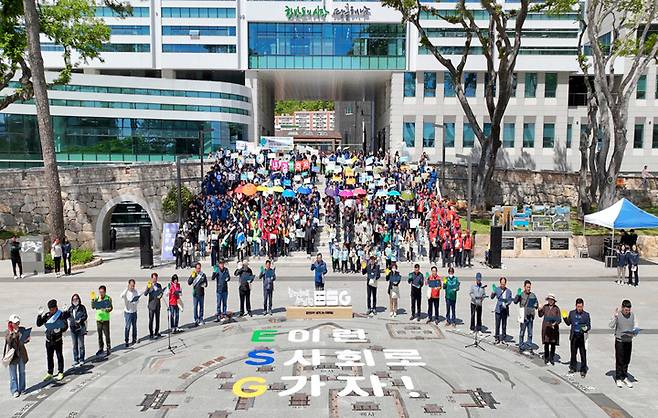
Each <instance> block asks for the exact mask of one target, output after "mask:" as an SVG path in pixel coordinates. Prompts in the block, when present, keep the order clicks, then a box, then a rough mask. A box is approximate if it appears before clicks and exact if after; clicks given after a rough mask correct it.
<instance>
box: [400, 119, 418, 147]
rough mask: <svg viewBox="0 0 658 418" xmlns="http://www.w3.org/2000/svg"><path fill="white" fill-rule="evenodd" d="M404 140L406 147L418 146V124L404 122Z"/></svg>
mask: <svg viewBox="0 0 658 418" xmlns="http://www.w3.org/2000/svg"><path fill="white" fill-rule="evenodd" d="M402 139H403V140H404V145H406V146H407V147H409V148H413V147H414V146H416V124H415V123H414V122H404V124H403V126H402Z"/></svg>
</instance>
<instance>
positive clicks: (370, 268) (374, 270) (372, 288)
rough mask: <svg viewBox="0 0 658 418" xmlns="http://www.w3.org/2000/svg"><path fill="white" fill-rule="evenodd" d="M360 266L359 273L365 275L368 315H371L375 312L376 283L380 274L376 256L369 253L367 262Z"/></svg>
mask: <svg viewBox="0 0 658 418" xmlns="http://www.w3.org/2000/svg"><path fill="white" fill-rule="evenodd" d="M362 268H363V269H362V271H361V273H362V274H365V275H366V291H367V296H366V297H367V304H368V315H370V316H373V315H376V314H377V283H378V282H379V277H380V276H381V272H380V270H379V263H377V257H375V256H374V255H371V256H370V259H369V260H368V263H367V264H366V265H365V266H362Z"/></svg>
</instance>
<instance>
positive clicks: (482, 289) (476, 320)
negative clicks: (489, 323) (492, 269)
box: [469, 272, 487, 332]
mask: <svg viewBox="0 0 658 418" xmlns="http://www.w3.org/2000/svg"><path fill="white" fill-rule="evenodd" d="M486 287H487V286H486V285H482V274H481V273H479V272H478V273H476V274H475V284H474V285H472V286H471V290H470V291H469V296H470V297H471V327H470V329H471V332H481V331H482V302H483V301H484V298H486V297H487V295H486Z"/></svg>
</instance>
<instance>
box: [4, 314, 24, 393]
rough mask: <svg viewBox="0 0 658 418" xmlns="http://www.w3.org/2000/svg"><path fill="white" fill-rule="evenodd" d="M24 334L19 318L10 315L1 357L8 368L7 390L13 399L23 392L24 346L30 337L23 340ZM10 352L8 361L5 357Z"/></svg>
mask: <svg viewBox="0 0 658 418" xmlns="http://www.w3.org/2000/svg"><path fill="white" fill-rule="evenodd" d="M24 334H25V328H24V327H22V326H21V318H19V317H18V315H16V314H12V315H10V316H9V322H8V323H7V333H6V334H5V348H4V350H3V353H2V357H3V363H4V364H5V365H7V366H8V367H9V390H10V391H11V393H12V395H13V396H14V398H18V397H19V396H21V393H23V392H25V365H26V364H27V362H28V360H29V358H28V356H27V349H26V348H25V344H26V343H28V342H29V341H30V337H27V339H25V340H24V339H23V335H24ZM10 351H13V355H12V356H11V359H10V360H9V359H7V357H8V353H9V352H10ZM7 361H8V362H9V363H7Z"/></svg>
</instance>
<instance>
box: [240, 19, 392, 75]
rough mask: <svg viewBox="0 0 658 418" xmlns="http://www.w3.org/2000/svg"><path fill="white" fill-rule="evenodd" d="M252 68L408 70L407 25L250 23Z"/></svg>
mask: <svg viewBox="0 0 658 418" xmlns="http://www.w3.org/2000/svg"><path fill="white" fill-rule="evenodd" d="M249 68H307V69H344V70H349V69H353V70H376V69H382V70H384V69H404V68H405V30H404V26H402V25H400V24H366V23H354V24H348V23H250V24H249Z"/></svg>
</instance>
